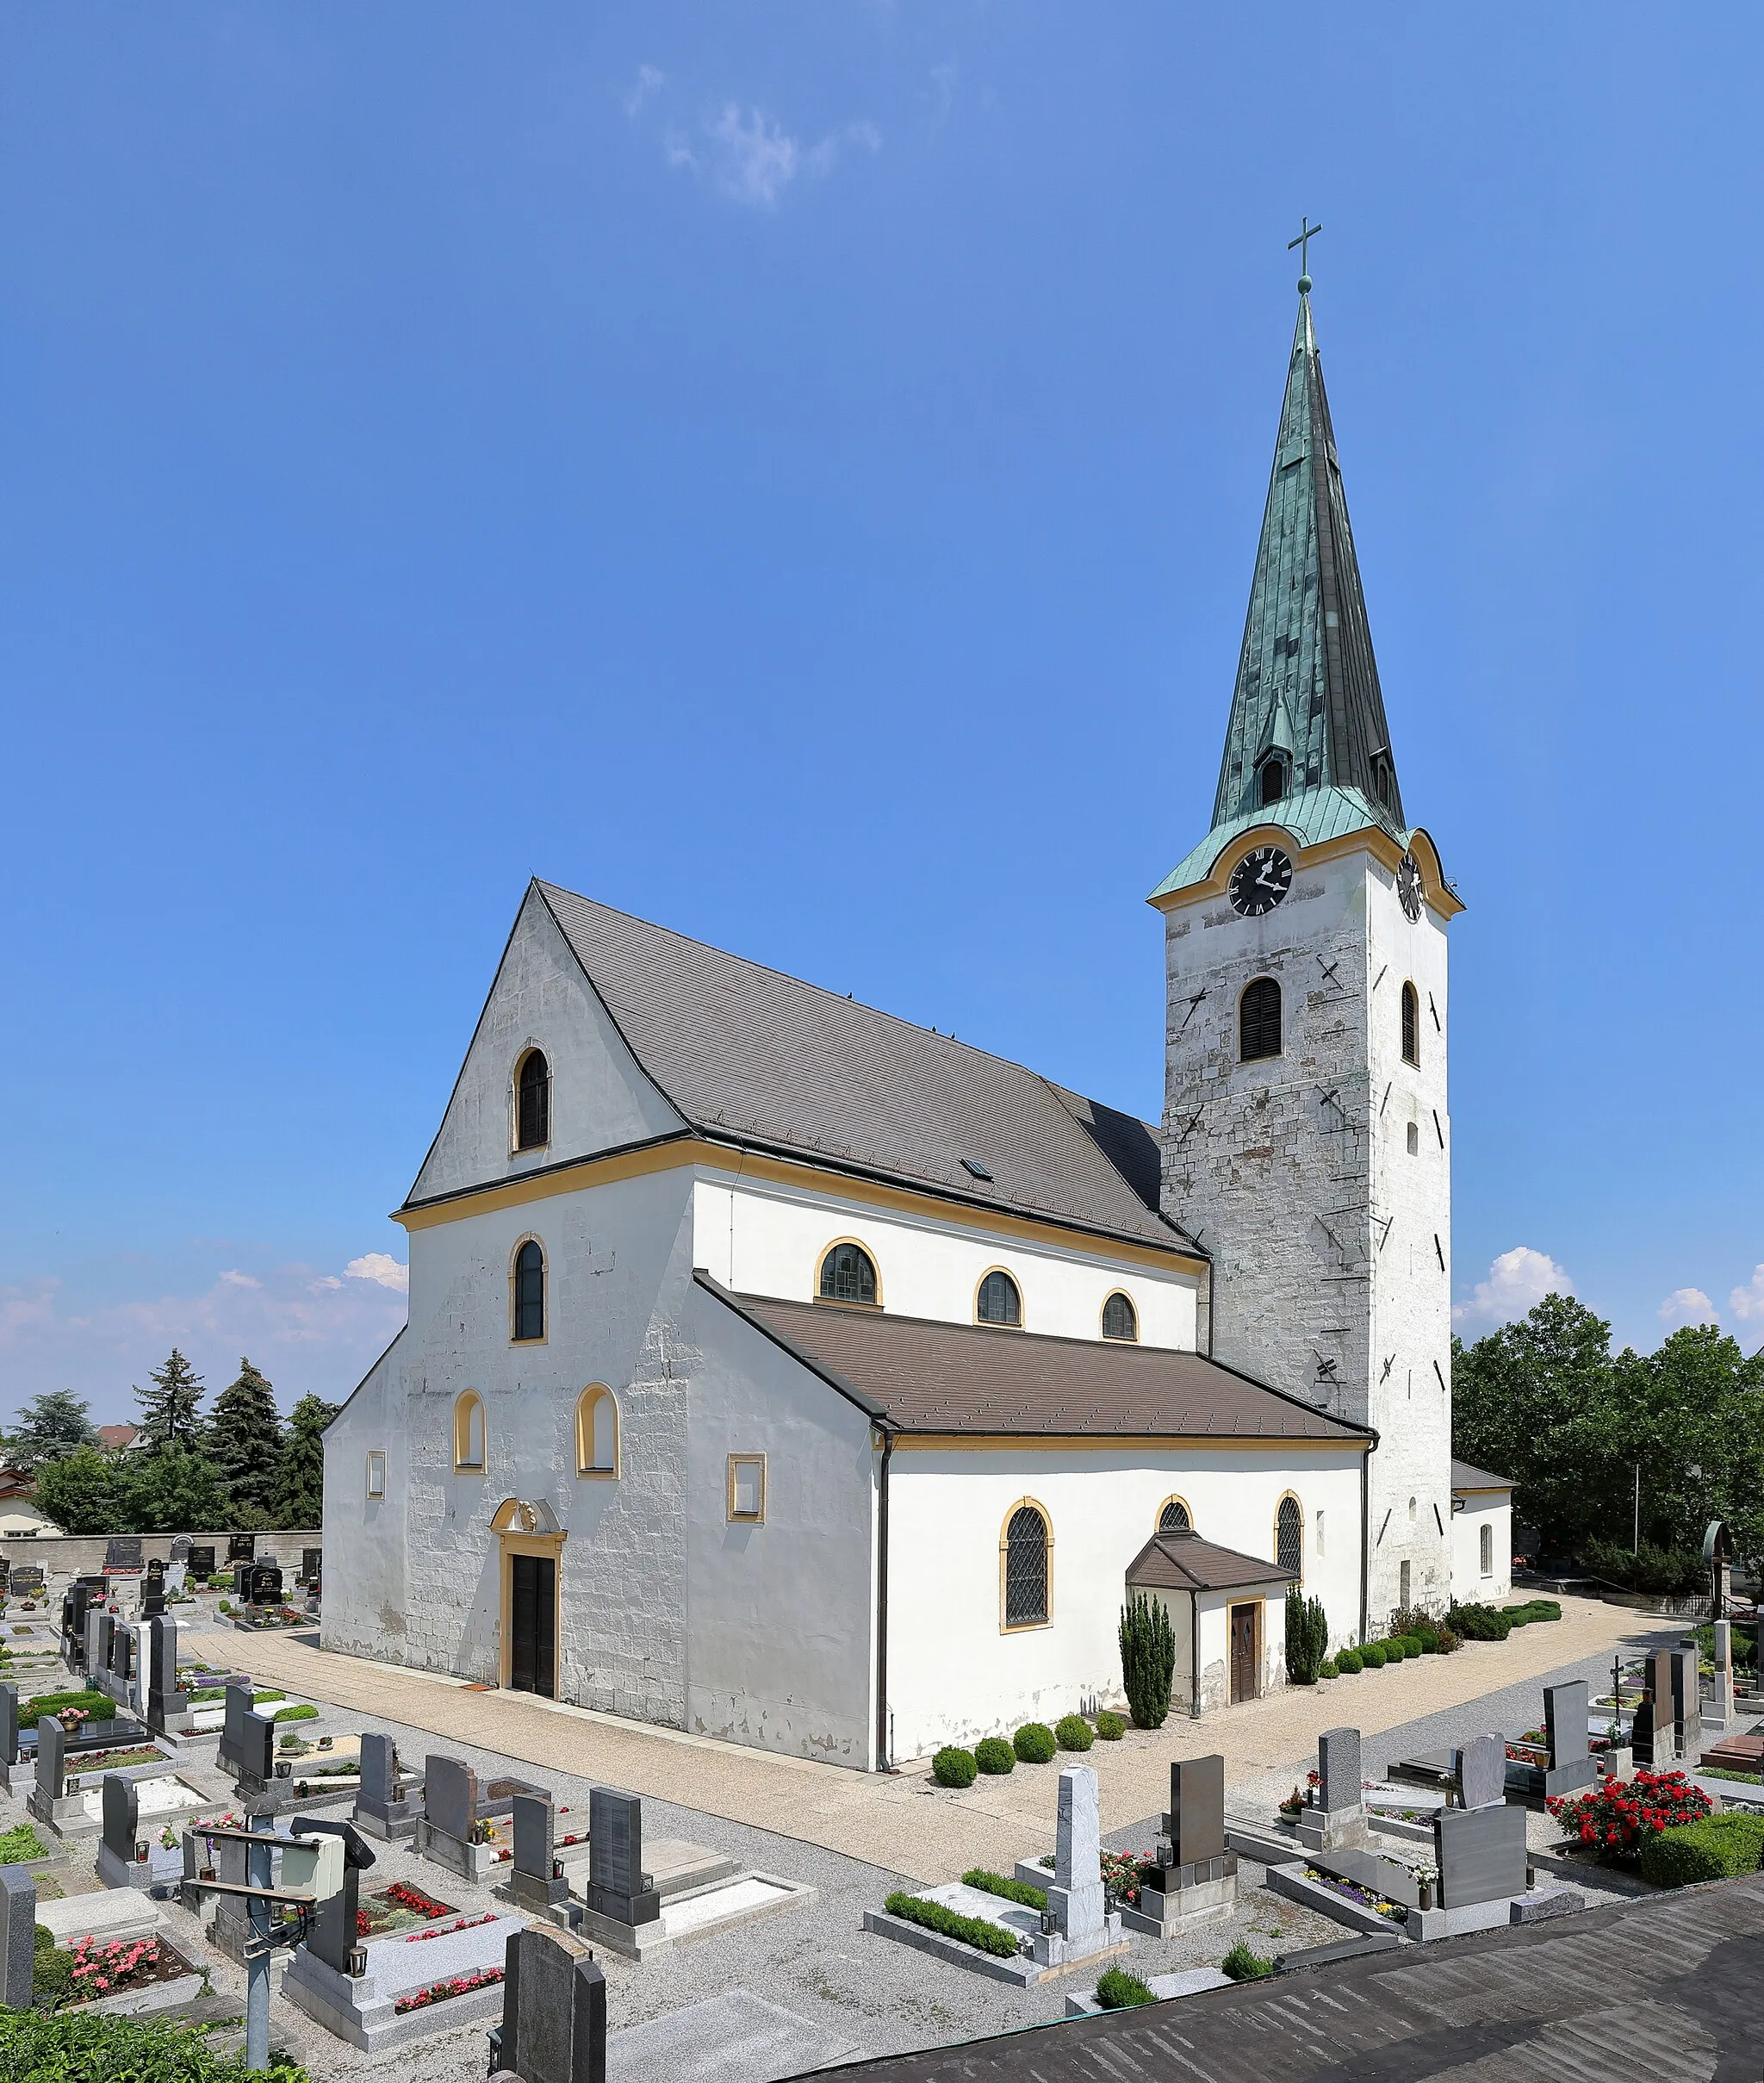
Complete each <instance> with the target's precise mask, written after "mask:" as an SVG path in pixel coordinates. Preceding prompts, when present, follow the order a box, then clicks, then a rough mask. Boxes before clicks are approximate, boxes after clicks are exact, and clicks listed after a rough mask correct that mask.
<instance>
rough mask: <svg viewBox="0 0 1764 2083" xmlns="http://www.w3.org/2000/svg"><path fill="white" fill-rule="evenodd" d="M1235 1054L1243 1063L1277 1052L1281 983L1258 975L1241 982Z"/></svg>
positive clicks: (1278, 1051)
mask: <svg viewBox="0 0 1764 2083" xmlns="http://www.w3.org/2000/svg"><path fill="white" fill-rule="evenodd" d="M1237 1033H1238V1052H1237V1053H1238V1055H1239V1058H1240V1059H1241V1060H1242V1061H1244V1062H1245V1063H1256V1062H1258V1061H1260V1060H1261V1059H1262V1058H1263V1057H1264V1056H1277V1055H1278V1054H1280V986H1279V985H1278V984H1276V982H1275V980H1274V979H1273V978H1272V977H1271V976H1258V978H1257V979H1256V980H1255V982H1254V983H1253V984H1246V985H1245V986H1244V995H1243V996H1242V998H1239V1000H1238V1005H1237Z"/></svg>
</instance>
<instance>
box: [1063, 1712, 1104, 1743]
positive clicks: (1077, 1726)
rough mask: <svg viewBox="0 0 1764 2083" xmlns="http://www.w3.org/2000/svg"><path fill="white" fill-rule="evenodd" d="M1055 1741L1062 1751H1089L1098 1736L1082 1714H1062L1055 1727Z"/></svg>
mask: <svg viewBox="0 0 1764 2083" xmlns="http://www.w3.org/2000/svg"><path fill="white" fill-rule="evenodd" d="M1053 1740H1054V1741H1055V1742H1056V1743H1057V1744H1059V1747H1060V1749H1061V1750H1089V1749H1090V1745H1091V1744H1093V1743H1095V1742H1096V1732H1095V1731H1094V1730H1093V1729H1092V1728H1091V1726H1090V1723H1089V1722H1088V1721H1086V1720H1085V1719H1084V1716H1083V1715H1082V1714H1062V1715H1061V1716H1060V1718H1059V1720H1058V1721H1056V1722H1055V1723H1054V1725H1053Z"/></svg>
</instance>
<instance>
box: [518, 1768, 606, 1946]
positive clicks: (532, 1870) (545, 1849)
mask: <svg viewBox="0 0 1764 2083" xmlns="http://www.w3.org/2000/svg"><path fill="white" fill-rule="evenodd" d="M591 1798H592V1797H591ZM556 1823H557V1813H556V1809H555V1808H553V1806H551V1803H550V1801H549V1800H547V1799H546V1798H545V1797H544V1796H543V1794H516V1795H515V1797H514V1868H513V1871H512V1873H511V1874H510V1875H509V1877H508V1892H509V1893H510V1895H511V1896H512V1899H513V1900H514V1903H515V1906H516V1907H517V1908H519V1909H524V1910H531V1912H533V1913H534V1914H535V1915H536V1916H541V1917H543V1916H548V1915H550V1912H552V1911H553V1910H556V1909H560V1908H562V1907H563V1906H565V1905H567V1904H568V1900H569V1882H568V1881H566V1880H565V1879H564V1877H563V1875H562V1874H558V1875H556V1878H554V1877H553V1875H552V1867H553V1864H554V1863H555V1862H556V1856H557V1854H556ZM591 1841H592V1833H591Z"/></svg>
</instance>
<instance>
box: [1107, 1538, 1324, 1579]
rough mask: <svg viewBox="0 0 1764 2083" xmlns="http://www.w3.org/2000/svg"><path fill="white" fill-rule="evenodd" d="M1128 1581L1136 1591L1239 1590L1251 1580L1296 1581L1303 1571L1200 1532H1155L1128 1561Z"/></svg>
mask: <svg viewBox="0 0 1764 2083" xmlns="http://www.w3.org/2000/svg"><path fill="white" fill-rule="evenodd" d="M1298 1581H1299V1574H1298V1571H1297V1570H1283V1569H1282V1568H1281V1566H1280V1564H1278V1563H1275V1562H1270V1561H1269V1560H1268V1558H1267V1557H1266V1556H1265V1555H1244V1554H1240V1553H1239V1551H1238V1550H1237V1549H1235V1548H1221V1547H1220V1546H1218V1545H1216V1544H1215V1543H1214V1542H1213V1541H1210V1540H1202V1539H1201V1536H1200V1535H1199V1534H1198V1533H1154V1534H1153V1535H1152V1538H1151V1539H1150V1540H1148V1541H1147V1542H1146V1545H1145V1546H1144V1547H1143V1548H1141V1549H1140V1551H1139V1553H1138V1554H1137V1555H1136V1556H1134V1558H1133V1560H1132V1561H1131V1562H1130V1563H1129V1564H1127V1582H1128V1583H1129V1584H1131V1585H1132V1586H1133V1588H1134V1590H1136V1591H1237V1590H1240V1589H1244V1588H1245V1586H1247V1585H1250V1584H1295V1583H1296V1582H1298Z"/></svg>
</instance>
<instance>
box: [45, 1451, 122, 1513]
mask: <svg viewBox="0 0 1764 2083" xmlns="http://www.w3.org/2000/svg"><path fill="white" fill-rule="evenodd" d="M121 1468H122V1459H121V1456H117V1457H115V1458H113V1457H111V1456H110V1455H109V1454H102V1453H100V1452H98V1450H97V1448H96V1446H80V1447H76V1448H75V1450H74V1451H73V1452H72V1453H71V1454H64V1455H62V1456H61V1457H60V1458H59V1459H58V1460H54V1461H46V1462H45V1463H44V1464H43V1465H42V1466H41V1468H40V1469H39V1470H38V1471H37V1486H36V1492H35V1495H34V1502H35V1504H36V1507H37V1509H38V1510H39V1511H40V1512H41V1513H42V1514H43V1516H44V1517H45V1518H46V1519H48V1520H53V1523H54V1524H55V1525H56V1526H59V1527H60V1528H61V1530H62V1532H63V1533H137V1532H139V1531H140V1528H139V1527H138V1526H136V1525H135V1524H134V1517H133V1511H134V1503H133V1500H132V1499H131V1498H129V1497H128V1495H127V1484H126V1483H124V1482H122V1481H121V1479H120V1478H121Z"/></svg>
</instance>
